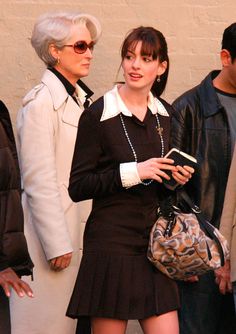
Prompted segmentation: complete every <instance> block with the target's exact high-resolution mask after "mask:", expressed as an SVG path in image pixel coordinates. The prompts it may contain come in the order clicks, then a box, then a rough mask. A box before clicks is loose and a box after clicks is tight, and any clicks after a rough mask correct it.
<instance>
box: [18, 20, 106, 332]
mask: <svg viewBox="0 0 236 334" xmlns="http://www.w3.org/2000/svg"><path fill="white" fill-rule="evenodd" d="M100 32H101V29H100V24H99V22H98V21H97V19H96V18H95V17H93V16H91V15H88V14H78V13H48V14H45V15H43V16H41V17H40V18H39V19H38V21H37V22H36V24H35V26H34V30H33V34H32V38H31V43H32V46H33V47H34V49H35V51H36V53H37V54H38V56H39V58H40V59H41V60H43V62H44V63H45V64H46V66H47V69H46V71H45V72H44V75H43V77H42V80H41V83H40V84H39V85H37V86H36V87H34V88H33V89H32V90H31V91H30V92H29V93H28V94H27V95H26V96H25V98H24V99H23V108H22V109H21V110H20V111H19V114H18V118H17V131H18V139H19V158H20V167H21V173H22V178H23V187H24V194H23V205H24V212H25V218H26V222H25V224H26V229H25V233H26V235H27V238H28V244H29V249H30V251H31V254H32V258H33V261H34V263H35V272H34V282H33V283H32V288H33V290H34V293H35V299H34V300H33V302H31V303H28V302H25V303H21V304H20V303H18V301H17V300H16V299H15V298H14V299H12V303H11V307H12V332H13V333H14V334H22V333H37V334H40V333H41V334H51V333H52V334H55V333H56V334H65V333H66V334H70V333H74V330H75V326H76V324H75V322H74V321H73V320H71V319H69V318H66V317H65V313H66V307H67V305H68V301H69V297H70V295H71V292H72V288H73V285H74V281H75V277H76V273H77V271H78V266H79V262H80V257H81V248H82V235H83V228H84V227H83V226H84V223H85V221H86V215H87V212H88V209H89V207H90V202H83V203H82V204H75V203H73V202H72V200H71V199H70V197H69V196H68V192H67V188H68V183H69V174H70V166H71V160H72V155H73V151H74V144H75V139H76V133H77V125H78V121H79V117H80V115H81V113H82V111H83V108H84V106H85V105H86V104H87V105H88V104H89V98H90V96H91V95H92V92H91V90H90V89H88V88H87V87H86V86H85V84H84V83H83V82H81V81H80V78H82V77H86V76H87V75H88V73H89V68H90V64H91V60H92V58H93V54H92V52H93V47H94V45H95V44H96V42H97V40H98V38H99V36H100ZM29 319H30V321H29Z"/></svg>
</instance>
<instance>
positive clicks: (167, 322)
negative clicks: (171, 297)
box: [139, 311, 179, 334]
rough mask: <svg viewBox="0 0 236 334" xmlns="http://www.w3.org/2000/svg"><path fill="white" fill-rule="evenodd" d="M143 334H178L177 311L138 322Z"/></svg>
mask: <svg viewBox="0 0 236 334" xmlns="http://www.w3.org/2000/svg"><path fill="white" fill-rule="evenodd" d="M139 322H140V325H141V327H142V329H143V332H144V334H179V323H178V316H177V311H172V312H168V313H165V314H162V315H159V316H153V317H150V318H147V319H144V320H140V321H139Z"/></svg>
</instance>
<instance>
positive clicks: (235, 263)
mask: <svg viewBox="0 0 236 334" xmlns="http://www.w3.org/2000/svg"><path fill="white" fill-rule="evenodd" d="M220 231H221V232H222V234H223V235H224V236H225V237H226V238H227V240H228V242H229V245H230V265H231V281H232V282H235V281H236V146H235V149H234V155H233V159H232V162H231V167H230V172H229V178H228V183H227V188H226V193H225V200H224V207H223V212H222V216H221V221H220Z"/></svg>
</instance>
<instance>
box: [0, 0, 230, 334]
mask: <svg viewBox="0 0 236 334" xmlns="http://www.w3.org/2000/svg"><path fill="white" fill-rule="evenodd" d="M53 10H74V11H82V12H88V13H90V14H93V15H95V16H97V18H98V19H99V20H100V21H101V24H102V27H103V34H102V38H101V40H100V41H99V43H98V45H97V46H96V50H95V52H94V62H93V66H92V69H91V74H90V76H89V78H86V80H85V81H86V83H87V84H89V85H90V87H91V89H93V90H94V91H95V93H96V94H95V97H99V96H100V95H102V94H103V93H104V92H105V91H106V90H107V89H109V88H110V87H111V86H112V84H113V82H114V81H115V80H116V73H117V70H118V67H119V63H120V57H119V48H120V45H121V42H122V40H123V38H124V36H125V34H126V32H127V31H128V30H129V29H131V28H134V27H137V26H139V25H152V26H154V27H156V28H157V29H159V30H160V31H162V32H163V34H164V35H165V36H166V39H167V42H168V45H169V55H170V61H171V68H170V75H169V81H168V85H167V89H166V92H165V93H164V95H163V97H164V98H166V99H167V101H169V102H171V101H173V99H174V98H176V97H177V96H178V95H179V94H180V93H182V92H183V91H185V90H186V89H188V88H190V87H192V86H194V85H196V84H197V83H198V82H199V81H200V80H201V79H202V78H203V77H204V76H205V75H206V74H207V73H208V72H209V71H210V70H212V69H216V68H220V61H219V51H220V42H221V37H222V32H223V30H224V29H225V27H227V26H228V25H229V24H230V23H232V22H234V21H236V16H235V13H236V1H235V0H221V1H218V0H198V1H196V0H162V1H160V0H146V1H145V0H73V1H72V0H64V1H63V0H0V60H1V62H0V78H1V88H0V98H1V99H2V100H3V101H4V102H5V103H6V105H7V106H8V108H9V110H10V112H11V117H12V120H13V123H14V122H15V116H16V112H17V110H18V109H19V107H20V105H21V100H22V97H23V96H24V95H25V93H26V92H27V91H28V90H29V89H30V88H31V87H33V86H34V85H35V84H37V83H38V82H39V80H40V77H41V74H42V71H43V69H44V65H43V64H42V63H41V61H40V60H39V59H38V58H37V56H36V55H35V53H34V50H33V49H32V47H31V45H30V42H29V38H30V35H31V30H32V27H33V24H34V21H35V19H36V17H38V15H40V14H41V13H44V12H46V11H53ZM135 326H136V324H135V323H134V324H133V325H132V326H131V327H130V329H129V333H130V334H131V333H132V334H135V333H138V332H139V331H138V329H135V328H136V327H135Z"/></svg>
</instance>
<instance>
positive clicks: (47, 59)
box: [31, 12, 101, 66]
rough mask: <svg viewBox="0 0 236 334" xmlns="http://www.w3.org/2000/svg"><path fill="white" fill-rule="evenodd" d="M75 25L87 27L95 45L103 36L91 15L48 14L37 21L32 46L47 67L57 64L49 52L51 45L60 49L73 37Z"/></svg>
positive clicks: (97, 23) (99, 26) (98, 24)
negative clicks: (72, 29)
mask: <svg viewBox="0 0 236 334" xmlns="http://www.w3.org/2000/svg"><path fill="white" fill-rule="evenodd" d="M73 25H82V26H86V27H87V29H88V31H89V32H90V34H91V38H92V41H93V42H94V43H96V42H97V40H98V39H99V37H100V35H101V25H100V23H99V21H98V20H97V19H96V18H95V17H94V16H93V15H89V14H84V13H70V12H54V13H46V14H44V15H41V16H40V17H39V18H38V20H37V21H36V23H35V25H34V28H33V32H32V36H31V44H32V46H33V48H34V49H35V51H36V53H37V55H38V56H39V58H40V59H42V61H43V62H44V63H45V64H46V66H54V65H55V64H56V62H57V60H56V59H55V58H54V57H53V56H52V55H51V53H50V51H49V46H50V44H55V46H56V47H57V48H59V49H60V48H61V47H62V46H63V45H64V44H66V43H67V41H68V39H69V38H70V37H71V35H70V34H71V27H72V26H73Z"/></svg>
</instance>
